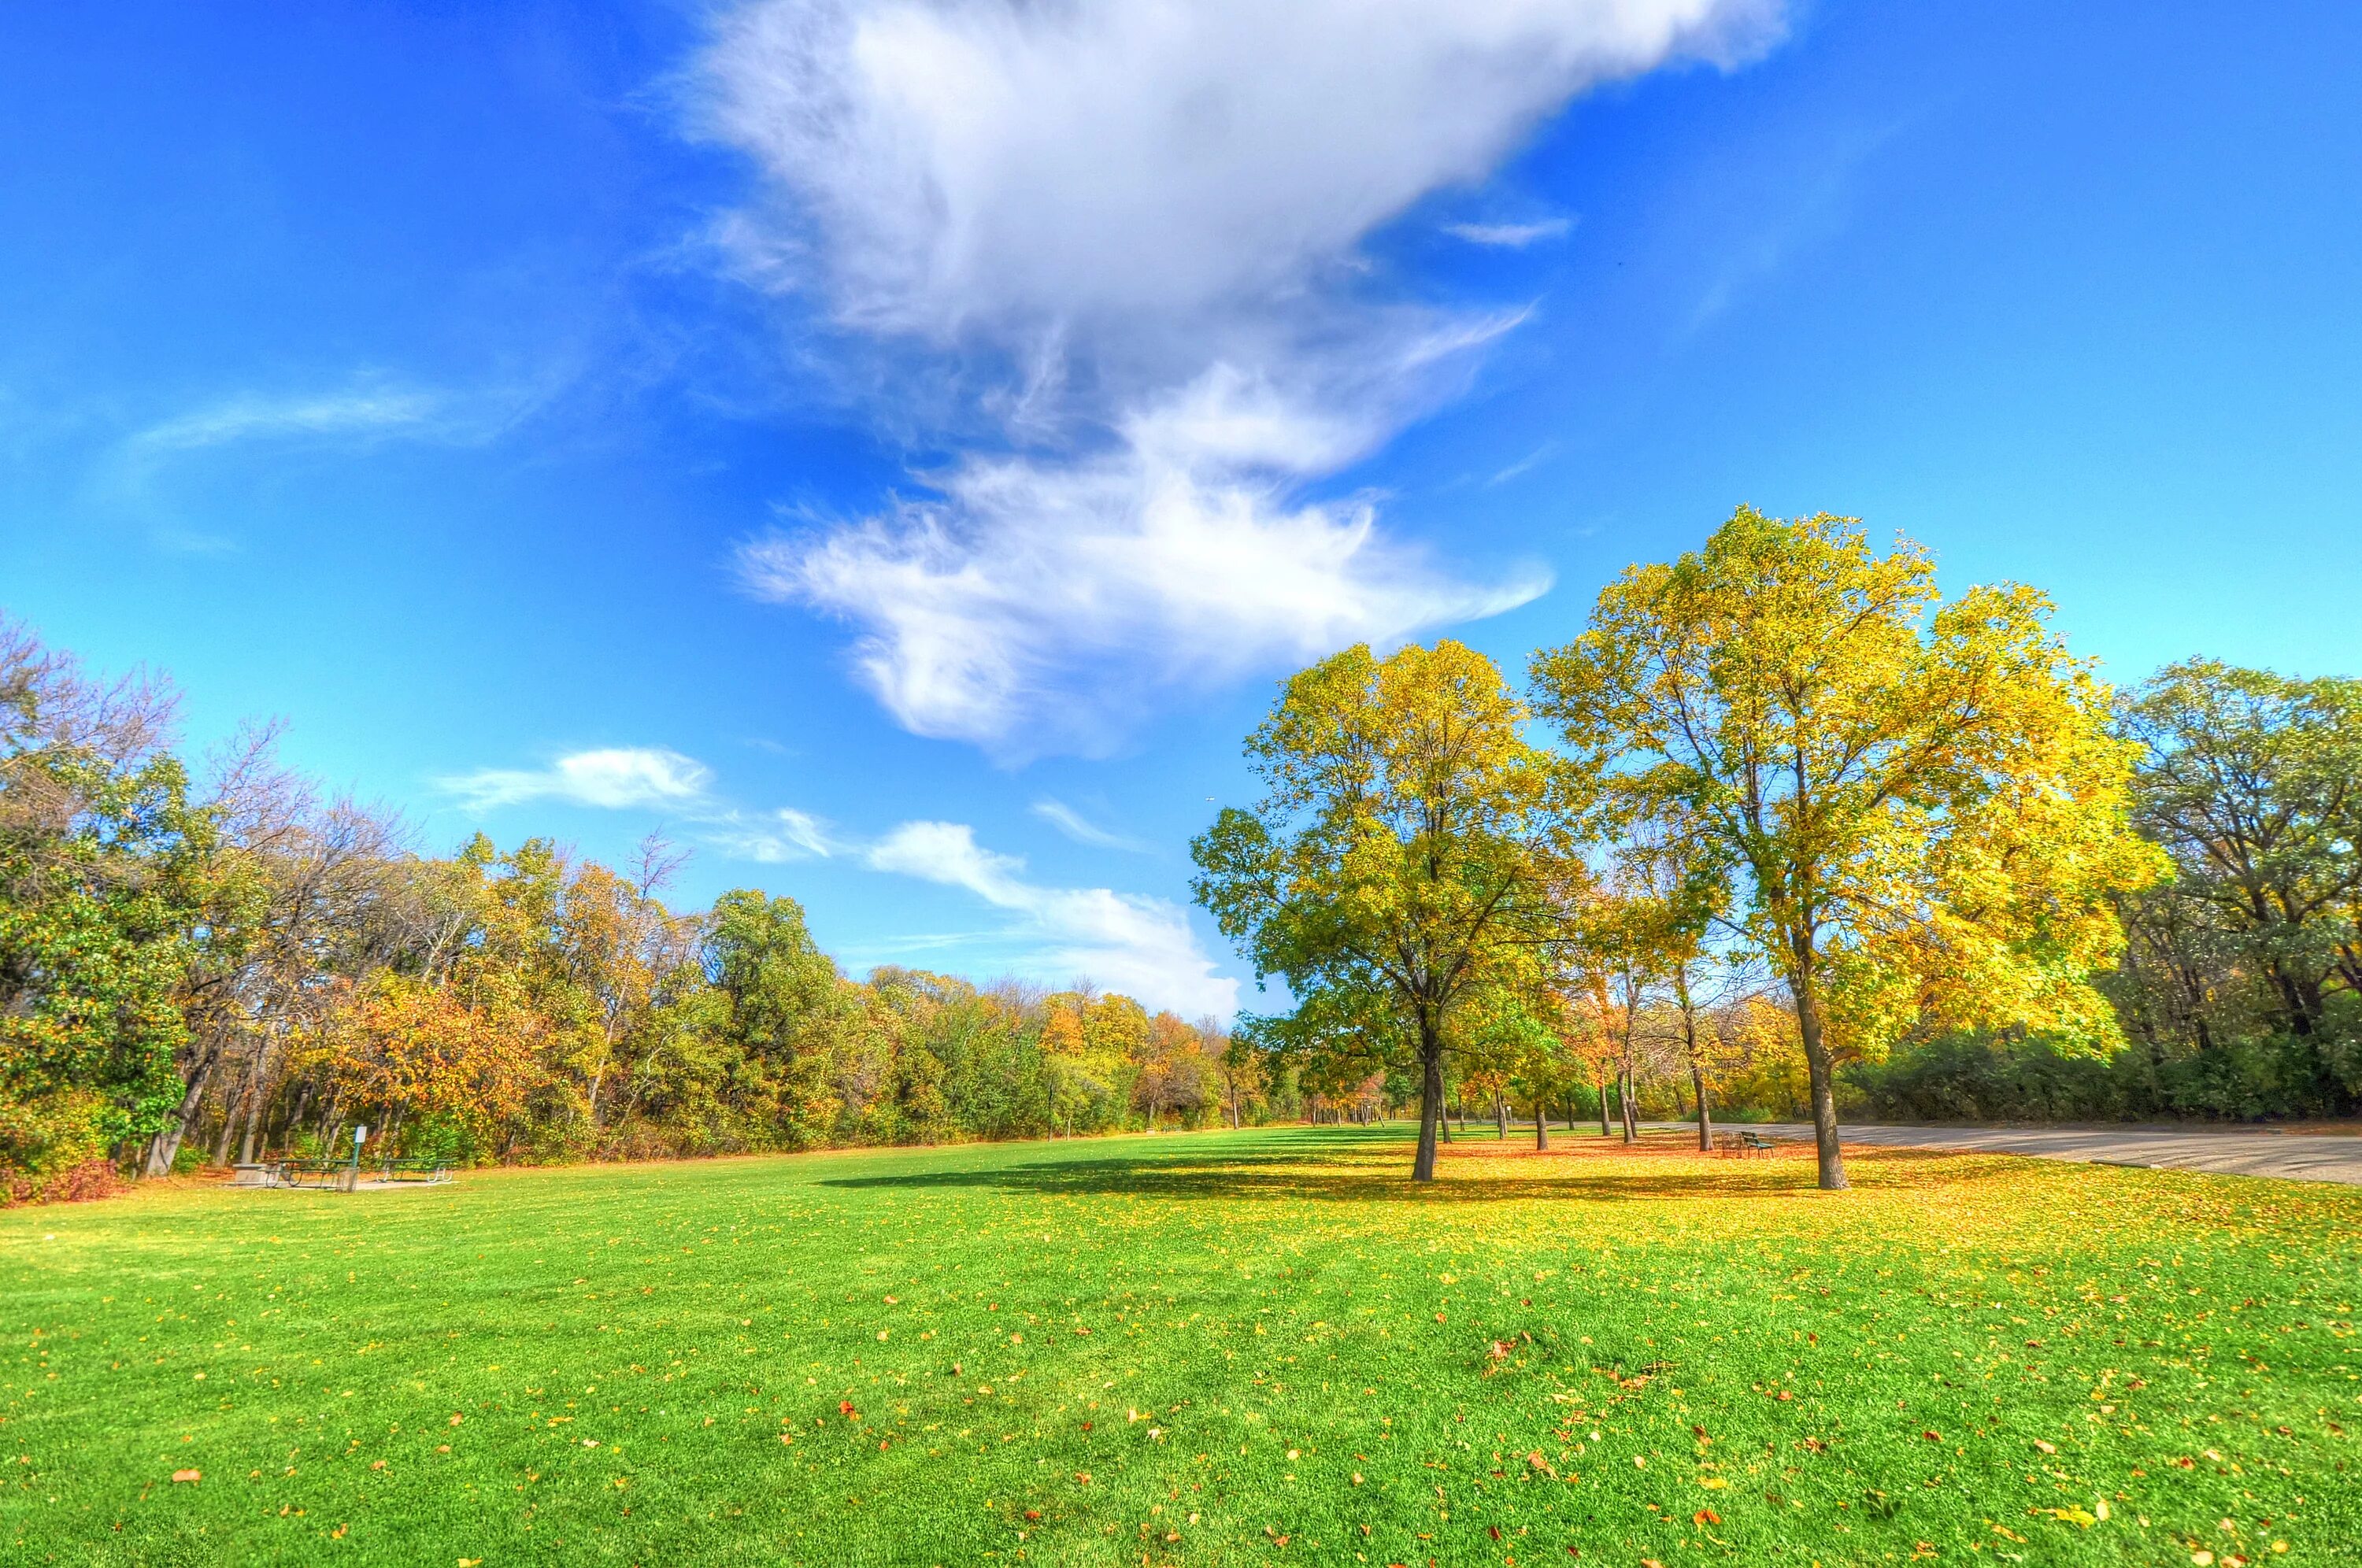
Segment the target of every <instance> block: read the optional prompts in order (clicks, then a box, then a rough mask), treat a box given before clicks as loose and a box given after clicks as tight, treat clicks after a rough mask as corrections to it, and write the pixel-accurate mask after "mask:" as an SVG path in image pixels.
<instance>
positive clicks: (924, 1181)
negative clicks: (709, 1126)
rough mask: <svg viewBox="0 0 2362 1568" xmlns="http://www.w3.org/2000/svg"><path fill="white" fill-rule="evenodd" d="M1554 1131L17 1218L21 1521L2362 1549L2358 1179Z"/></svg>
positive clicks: (461, 1532) (980, 1151) (1178, 1148)
mask: <svg viewBox="0 0 2362 1568" xmlns="http://www.w3.org/2000/svg"><path fill="white" fill-rule="evenodd" d="M1553 1142H1554V1143H1556V1144H1557V1145H1558V1147H1557V1148H1555V1149H1554V1150H1553V1151H1552V1153H1551V1154H1549V1155H1546V1156H1537V1155H1535V1154H1532V1153H1531V1150H1530V1136H1529V1135H1527V1137H1526V1139H1525V1141H1524V1142H1520V1141H1518V1137H1517V1136H1515V1135H1513V1137H1512V1140H1511V1142H1509V1143H1506V1144H1502V1143H1494V1142H1493V1141H1492V1139H1491V1138H1490V1136H1489V1134H1487V1135H1486V1136H1485V1137H1484V1138H1483V1139H1482V1141H1479V1142H1473V1143H1466V1142H1464V1143H1460V1144H1458V1145H1455V1146H1454V1147H1453V1148H1452V1149H1451V1151H1450V1152H1449V1154H1448V1156H1447V1158H1446V1160H1445V1162H1444V1176H1443V1179H1442V1180H1441V1181H1440V1182H1439V1183H1438V1184H1437V1185H1436V1186H1435V1187H1433V1188H1431V1189H1429V1190H1425V1191H1418V1190H1414V1189H1413V1188H1412V1187H1411V1186H1410V1184H1409V1183H1408V1181H1407V1179H1405V1178H1406V1174H1407V1165H1408V1154H1409V1150H1408V1144H1407V1135H1406V1134H1405V1133H1404V1132H1402V1131H1401V1130H1399V1129H1394V1130H1385V1131H1378V1132H1362V1131H1359V1130H1352V1129H1320V1130H1310V1129H1286V1130H1277V1131H1271V1132H1247V1133H1241V1134H1228V1133H1224V1134H1196V1135H1180V1134H1168V1135H1163V1136H1156V1137H1128V1138H1121V1139H1111V1140H1098V1141H1084V1142H1076V1143H1031V1144H1001V1145H991V1146H983V1147H968V1148H958V1149H941V1150H909V1151H894V1152H887V1153H852V1154H818V1155H809V1156H801V1157H791V1158H778V1159H744V1160H730V1161H722V1162H714V1163H706V1164H679V1165H641V1166H623V1167H617V1166H608V1167H598V1168H578V1169H568V1170H551V1171H513V1172H479V1173H474V1174H470V1175H468V1176H463V1177H462V1178H461V1179H460V1181H459V1182H458V1184H456V1185H455V1186H452V1187H444V1188H439V1189H430V1190H421V1191H409V1192H389V1193H380V1194H355V1195H349V1196H338V1195H335V1194H323V1193H288V1192H230V1191H224V1190H218V1189H209V1188H188V1187H183V1188H181V1189H178V1190H161V1191H147V1192H142V1193H139V1194H138V1195H135V1196H133V1197H130V1198H125V1199H121V1200H116V1201H112V1202H106V1203H98V1204H87V1205H81V1206H76V1207H71V1208H53V1209H20V1210H14V1211H10V1212H7V1213H5V1214H0V1321H5V1325H6V1332H7V1334H8V1336H9V1337H10V1341H11V1345H12V1356H11V1361H10V1364H9V1365H8V1366H7V1367H6V1371H5V1374H0V1473H5V1477H6V1485H5V1486H0V1561H5V1562H121V1563H168V1562H290V1563H320V1562H356V1563H359V1562H402V1563H411V1562H415V1563H439V1564H442V1565H444V1568H453V1565H455V1564H464V1563H469V1562H479V1561H480V1562H482V1563H484V1564H486V1565H488V1568H495V1565H500V1564H507V1563H513V1562H618V1563H622V1562H638V1563H648V1564H679V1563H684V1562H750V1563H751V1562H761V1563H771V1562H809V1563H815V1564H845V1563H922V1564H923V1563H966V1562H987V1561H990V1562H1031V1563H1126V1562H1129V1563H1139V1562H1149V1563H1164V1562H1182V1563H1199V1562H1202V1563H1217V1562H1221V1563H1236V1562H1322V1563H1328V1562H1371V1563H1379V1564H1384V1563H1403V1564H1411V1565H1414V1568H1416V1565H1420V1564H1426V1563H1429V1562H1433V1563H1438V1564H1446V1563H1502V1564H1510V1563H1544V1562H1576V1561H1580V1562H1584V1563H1586V1564H1587V1563H1593V1562H1602V1563H1611V1564H1623V1565H1630V1568H1639V1564H1641V1563H1643V1562H1650V1561H1653V1562H1659V1563H1662V1564H1664V1565H1666V1568H1672V1565H1674V1564H1680V1563H1691V1562H1746V1563H1760V1562H1794V1563H1797V1564H1800V1565H1801V1564H1807V1563H1812V1562H1819V1563H1823V1564H1826V1565H1830V1568H1834V1565H1835V1564H1838V1563H1855V1562H1862V1563H1872V1562H1910V1561H1914V1560H1922V1561H1926V1560H1934V1561H1940V1562H1953V1563H1961V1562H2025V1563H2030V1564H2060V1563H2172V1564H2189V1563H2191V1562H2214V1563H2220V1564H2224V1565H2227V1568H2237V1564H2238V1563H2239V1562H2241V1561H2242V1560H2246V1561H2251V1562H2290V1563H2319V1564H2323V1565H2329V1564H2341V1563H2352V1562H2357V1561H2362V1487H2357V1486H2356V1480H2357V1477H2356V1474H2354V1472H2353V1467H2354V1466H2355V1465H2356V1463H2357V1462H2362V1447H2357V1445H2356V1441H2355V1437H2354V1433H2355V1432H2356V1430H2357V1429H2362V1402H2357V1400H2362V1381H2357V1377H2362V1353H2357V1348H2356V1344H2355V1342H2354V1340H2353V1337H2352V1336H2353V1324H2352V1321H2351V1320H2352V1317H2353V1313H2354V1307H2353V1302H2354V1299H2355V1297H2356V1293H2357V1290H2362V1268H2357V1261H2358V1260H2362V1242H2357V1238H2362V1192H2352V1191H2346V1190H2343V1189H2336V1188H2330V1187H2313V1186H2305V1185H2301V1184H2295V1183H2279V1182H2268V1181H2258V1180H2251V1179H2246V1178H2239V1177H2218V1176H2180V1175H2173V1174H2165V1173H2158V1172H2150V1171H2134V1170H2118V1169H2109V1168H2102V1167H2095V1166H2081V1165H2056V1164H2047V1163H2042V1162H2036V1161H2027V1160H2014V1159H2007V1158H2001V1157H1960V1156H1952V1157H1941V1156H1931V1155H1922V1154H1909V1153H1902V1152H1895V1151H1871V1150H1864V1151H1861V1152H1860V1153H1858V1154H1854V1155H1853V1156H1852V1161H1851V1167H1852V1171H1853V1175H1854V1178H1855V1181H1856V1184H1857V1187H1856V1190H1855V1191H1853V1192H1852V1193H1849V1194H1822V1193H1817V1192H1815V1191H1813V1190H1811V1188H1810V1185H1809V1184H1810V1179H1811V1165H1810V1161H1809V1158H1808V1157H1807V1156H1806V1154H1805V1151H1802V1150H1796V1151H1793V1152H1788V1153H1783V1154H1782V1155H1780V1156H1776V1157H1771V1158H1766V1159H1759V1160H1754V1161H1746V1162H1740V1161H1729V1160H1715V1159H1705V1158H1701V1157H1699V1156H1698V1155H1696V1154H1694V1152H1690V1153H1684V1152H1683V1149H1682V1146H1681V1141H1680V1139H1679V1138H1678V1137H1672V1136H1668V1137H1662V1138H1660V1139H1658V1140H1656V1141H1654V1143H1652V1145H1651V1147H1650V1150H1649V1152H1647V1153H1644V1154H1638V1155H1627V1154H1622V1153H1621V1152H1620V1151H1619V1150H1617V1149H1616V1148H1614V1147H1613V1146H1610V1145H1606V1144H1604V1143H1602V1142H1601V1141H1600V1140H1599V1139H1597V1138H1596V1136H1586V1137H1579V1138H1575V1137H1568V1136H1566V1135H1563V1134H1561V1135H1558V1136H1557V1137H1555V1138H1554V1140H1553ZM190 1470H193V1471H197V1472H199V1473H201V1475H202V1479H200V1480H196V1481H193V1482H191V1481H181V1482H176V1481H175V1480H174V1479H173V1475H174V1474H175V1472H181V1471H190ZM1578 1554H1579V1556H1578Z"/></svg>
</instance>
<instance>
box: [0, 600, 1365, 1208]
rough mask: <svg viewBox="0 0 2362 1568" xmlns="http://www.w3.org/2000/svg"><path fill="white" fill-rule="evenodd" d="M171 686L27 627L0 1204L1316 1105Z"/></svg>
mask: <svg viewBox="0 0 2362 1568" xmlns="http://www.w3.org/2000/svg"><path fill="white" fill-rule="evenodd" d="M172 706H173V703H172V695H171V691H170V690H168V689H167V688H166V687H165V686H164V685H163V684H162V683H160V682H159V681H156V680H152V679H144V678H138V677H135V678H132V679H124V680H118V681H114V682H102V681H98V680H94V679H91V678H90V677H89V676H88V675H87V674H86V673H85V672H83V670H82V669H81V668H79V667H78V666H77V665H76V663H75V662H74V661H73V660H72V659H71V658H70V657H65V656H63V655H61V654H60V653H58V652H56V651H54V650H51V649H49V648H47V647H45V646H42V645H41V643H40V642H39V640H38V639H37V638H35V637H34V636H33V635H31V634H30V633H29V632H28V631H27V630H26V629H25V628H24V627H22V626H19V625H16V624H9V623H6V622H0V1201H6V1200H10V1199H14V1198H31V1197H40V1196H72V1195H74V1194H75V1193H77V1192H80V1191H85V1190H89V1189H91V1188H93V1187H104V1186H105V1184H106V1183H107V1182H108V1181H109V1180H110V1179H111V1178H112V1176H113V1175H114V1174H115V1173H116V1172H117V1171H123V1172H128V1173H144V1174H148V1175H159V1174H162V1173H165V1172H168V1171H171V1170H173V1169H175V1168H176V1167H178V1168H182V1169H185V1168H188V1167H189V1166H190V1165H193V1164H199V1163H205V1162H210V1163H213V1164H216V1165H219V1164H227V1163H232V1162H237V1161H241V1160H246V1161H251V1160H255V1159H258V1158H259V1157H262V1156H263V1155H265V1154H270V1155H274V1156H281V1155H293V1156H298V1157H302V1156H311V1157H320V1156H323V1155H326V1154H329V1153H330V1152H332V1151H333V1152H337V1153H347V1152H348V1151H349V1150H350V1143H349V1142H348V1134H349V1132H350V1131H351V1130H353V1129H355V1128H358V1127H367V1128H368V1129H370V1145H369V1153H370V1157H372V1158H375V1157H377V1156H379V1155H381V1154H385V1155H407V1156H414V1157H426V1158H436V1159H448V1160H455V1161H460V1162H467V1161H477V1160H502V1161H557V1160H570V1159H601V1158H621V1157H634V1156H652V1155H666V1154H711V1153H724V1152H733V1151H752V1150H774V1149H803V1148H812V1147H818V1146H822V1145H827V1144H837V1143H910V1142H938V1141H948V1140H958V1139H973V1138H1014V1137H1027V1136H1038V1135H1051V1136H1057V1135H1064V1134H1076V1133H1090V1132H1106V1131H1109V1130H1113V1129H1119V1128H1124V1127H1155V1126H1160V1125H1162V1126H1174V1125H1195V1124H1198V1123H1201V1122H1205V1121H1212V1120H1216V1119H1220V1120H1225V1121H1231V1122H1232V1123H1238V1122H1242V1121H1259V1120H1263V1119H1264V1118H1266V1117H1269V1116H1273V1115H1293V1114H1297V1113H1300V1112H1301V1111H1303V1110H1305V1109H1306V1108H1307V1106H1308V1103H1325V1102H1308V1100H1307V1099H1306V1097H1305V1095H1304V1094H1303V1093H1302V1092H1301V1091H1300V1090H1299V1088H1297V1084H1296V1081H1295V1078H1294V1077H1293V1073H1292V1069H1291V1068H1289V1067H1287V1066H1286V1065H1284V1064H1283V1065H1281V1066H1280V1070H1278V1071H1277V1072H1266V1071H1264V1062H1263V1061H1262V1059H1261V1058H1258V1057H1254V1056H1252V1055H1247V1054H1244V1053H1241V1052H1234V1051H1232V1050H1231V1042H1230V1040H1229V1038H1228V1036H1227V1034H1226V1032H1225V1031H1224V1030H1223V1029H1222V1027H1221V1026H1220V1024H1219V1023H1218V1022H1216V1021H1213V1020H1198V1021H1185V1020H1183V1019H1180V1018H1178V1017H1175V1016H1174V1015H1173V1014H1171V1013H1169V1012H1158V1013H1152V1012H1151V1011H1150V1010H1147V1009H1146V1008H1143V1007H1142V1006H1141V1005H1140V1004H1139V1003H1138V1002H1136V1001H1134V1000H1132V999H1130V998H1128V997H1123V996H1119V995H1112V994H1105V993H1101V992H1099V991H1097V990H1095V989H1094V988H1091V987H1089V986H1087V985H1079V984H1078V985H1077V986H1076V987H1075V988H1070V989H1066V990H1062V991H1052V990H1049V989H1047V988H1043V987H1039V986H1027V985H1022V984H1019V983H1016V982H1004V983H1001V984H999V985H991V986H985V987H978V986H976V985H973V984H970V983H968V982H967V981H965V980H962V979H958V978H955V977H947V976H943V975H934V974H929V973H925V972H922V971H920V970H915V969H905V968H896V967H881V968H879V969H877V970H875V971H873V972H872V973H871V974H870V976H869V977H868V978H867V979H866V980H865V981H860V982H855V981H853V980H850V979H848V978H847V977H845V976H844V973H843V972H842V971H841V970H840V969H839V968H838V966H836V965H835V964H834V963H833V962H832V961H831V960H830V958H829V957H828V956H827V955H825V954H824V953H822V951H821V950H820V948H819V947H818V946H817V945H816V944H815V943H814V942H813V940H812V937H811V933H810V931H809V930H808V929H807V927H806V923H805V919H804V912H803V911H802V909H801V908H800V907H799V906H798V904H797V903H796V901H795V900H792V899H788V898H779V897H772V896H769V895H767V894H765V893H763V892H759V891H754V890H740V891H734V892H731V893H727V894H724V895H723V897H722V898H720V899H719V900H716V901H715V902H714V904H713V905H712V908H710V909H707V910H704V911H694V912H688V913H682V912H676V911H674V910H673V909H671V908H670V907H668V904H667V903H666V901H665V900H664V897H663V895H664V892H665V889H666V888H667V886H668V882H669V880H670V878H672V876H673V875H674V873H675V872H676V870H677V869H678V866H679V857H678V856H675V855H674V854H673V853H672V852H670V851H669V850H668V849H667V848H666V847H665V846H664V845H662V844H661V843H659V842H657V841H654V840H651V841H650V842H649V843H648V844H647V845H644V846H643V850H642V852H641V854H640V855H639V856H638V857H637V858H636V860H635V863H634V864H632V865H631V866H629V867H624V868H621V869H618V868H614V867H607V866H603V865H601V864H599V863H597V862H596V861H592V860H588V859H583V858H580V857H578V856H570V855H568V854H567V853H565V852H563V851H561V850H560V849H559V848H558V847H557V846H556V845H553V844H552V843H550V842H549V841H547V840H546V839H534V840H528V841H526V842H524V843H523V844H520V845H516V846H515V847H514V848H512V849H509V850H506V851H502V850H500V849H498V848H496V847H495V846H494V845H492V844H491V842H490V841H489V840H487V839H485V838H483V837H481V836H478V837H476V838H475V839H473V840H472V841H471V842H469V844H467V845H464V846H463V847H462V848H460V849H459V851H458V853H456V854H454V855H450V856H430V855H423V854H420V853H417V852H415V851H414V849H412V848H411V847H410V846H409V845H407V844H406V842H405V837H404V834H403V831H402V830H401V827H400V824H399V823H397V822H396V821H395V820H393V819H392V818H391V817H390V816H389V815H388V814H386V813H383V812H376V811H372V810H370V809H369V808H367V807H366V806H364V805H362V804H360V803H359V802H356V801H352V800H350V799H346V798H340V797H333V796H329V795H326V794H324V793H323V792H322V791H321V790H319V789H318V788H317V787H316V786H315V784H313V783H312V782H311V781H310V780H308V779H306V778H303V777H302V776H300V775H299V774H297V773H295V772H293V771H292V770H290V769H288V768H286V767H282V766H281V765H280V764H279V762H278V761H277V760H276V751H275V746H274V739H275V737H274V736H273V734H271V733H270V732H269V731H268V730H258V731H253V732H249V733H247V734H241V735H240V736H238V737H237V738H236V739H235V740H234V741H233V742H232V743H231V744H230V745H227V746H226V747H224V748H222V749H221V750H220V751H219V752H218V753H217V754H215V755H214V756H211V757H209V758H206V759H204V761H203V762H202V764H201V765H199V766H197V767H191V766H190V765H189V763H188V762H186V761H185V760H184V759H183V758H182V756H180V755H179V754H178V753H177V752H176V751H175V750H174V748H173V746H172V745H171V735H172V723H171V718H172Z"/></svg>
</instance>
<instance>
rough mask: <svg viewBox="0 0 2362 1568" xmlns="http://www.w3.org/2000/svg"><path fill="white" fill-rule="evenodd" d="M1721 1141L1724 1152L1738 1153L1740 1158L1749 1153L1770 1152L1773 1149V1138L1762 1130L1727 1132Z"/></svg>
mask: <svg viewBox="0 0 2362 1568" xmlns="http://www.w3.org/2000/svg"><path fill="white" fill-rule="evenodd" d="M1720 1143H1721V1144H1722V1152H1723V1153H1724V1154H1733V1155H1737V1156H1738V1158H1740V1159H1744V1158H1746V1157H1747V1156H1748V1155H1749V1154H1769V1153H1770V1152H1771V1139H1769V1138H1766V1137H1765V1136H1763V1134H1762V1133H1760V1132H1744V1131H1741V1132H1726V1133H1724V1134H1723V1135H1722V1137H1721V1139H1720Z"/></svg>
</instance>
